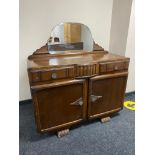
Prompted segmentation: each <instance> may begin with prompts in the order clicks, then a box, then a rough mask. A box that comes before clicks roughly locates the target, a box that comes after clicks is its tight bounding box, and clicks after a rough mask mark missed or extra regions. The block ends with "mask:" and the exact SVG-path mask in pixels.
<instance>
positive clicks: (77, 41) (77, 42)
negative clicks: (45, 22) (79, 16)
mask: <svg viewBox="0 0 155 155" xmlns="http://www.w3.org/2000/svg"><path fill="white" fill-rule="evenodd" d="M81 50H82V51H87V52H90V51H93V38H92V35H91V32H90V30H89V28H88V27H87V26H86V25H84V24H80V23H61V24H59V25H57V26H55V27H54V28H53V30H52V32H51V36H50V38H49V40H48V51H49V53H50V54H58V53H65V52H69V53H75V52H80V51H81Z"/></svg>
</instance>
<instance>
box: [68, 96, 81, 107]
mask: <svg viewBox="0 0 155 155" xmlns="http://www.w3.org/2000/svg"><path fill="white" fill-rule="evenodd" d="M70 105H79V106H82V105H83V98H82V97H80V98H79V99H78V100H76V101H75V102H72V103H70Z"/></svg>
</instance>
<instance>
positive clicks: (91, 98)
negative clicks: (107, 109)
mask: <svg viewBox="0 0 155 155" xmlns="http://www.w3.org/2000/svg"><path fill="white" fill-rule="evenodd" d="M100 98H102V96H96V95H90V101H91V102H95V101H97V100H98V99H100Z"/></svg>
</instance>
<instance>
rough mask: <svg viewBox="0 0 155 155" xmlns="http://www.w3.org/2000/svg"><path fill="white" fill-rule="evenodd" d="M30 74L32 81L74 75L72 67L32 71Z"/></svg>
mask: <svg viewBox="0 0 155 155" xmlns="http://www.w3.org/2000/svg"><path fill="white" fill-rule="evenodd" d="M30 75H31V81H32V82H41V81H48V80H58V79H65V78H72V77H74V67H66V68H56V69H47V70H45V69H44V70H39V71H32V72H31V73H30Z"/></svg>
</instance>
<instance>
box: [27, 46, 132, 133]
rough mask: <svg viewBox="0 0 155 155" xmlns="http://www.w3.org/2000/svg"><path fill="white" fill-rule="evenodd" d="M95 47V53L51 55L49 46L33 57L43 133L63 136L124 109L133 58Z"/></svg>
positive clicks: (33, 88) (34, 89) (38, 123)
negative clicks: (130, 60)
mask: <svg viewBox="0 0 155 155" xmlns="http://www.w3.org/2000/svg"><path fill="white" fill-rule="evenodd" d="M95 46H96V47H95ZM94 47H95V48H96V50H94V51H93V52H87V51H81V52H80V53H76V51H75V53H74V54H71V53H64V54H54V55H51V54H49V53H48V50H47V45H45V46H43V47H42V48H40V49H38V50H37V51H36V52H34V53H33V55H31V56H29V58H28V76H29V82H30V89H31V94H32V99H33V104H34V113H35V121H36V126H37V130H38V131H39V132H41V133H43V132H51V131H57V132H59V133H60V135H61V134H62V135H63V134H64V133H65V132H64V131H68V130H66V129H69V128H70V127H71V126H73V125H75V124H77V123H80V122H82V121H86V120H88V119H93V118H100V119H102V118H105V117H110V115H111V114H113V113H115V112H118V111H120V110H121V109H122V108H123V101H124V93H125V88H126V82H127V76H128V66H129V58H126V57H123V56H119V55H114V54H110V53H108V52H107V51H105V50H104V49H103V48H102V47H100V46H99V45H97V44H94ZM63 130H64V131H63ZM61 131H62V132H61Z"/></svg>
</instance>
